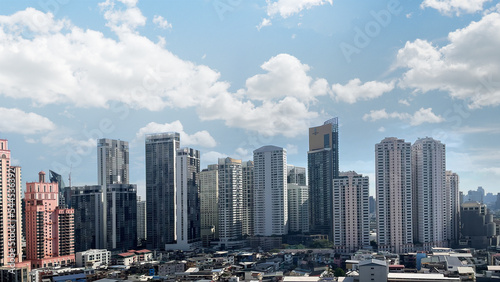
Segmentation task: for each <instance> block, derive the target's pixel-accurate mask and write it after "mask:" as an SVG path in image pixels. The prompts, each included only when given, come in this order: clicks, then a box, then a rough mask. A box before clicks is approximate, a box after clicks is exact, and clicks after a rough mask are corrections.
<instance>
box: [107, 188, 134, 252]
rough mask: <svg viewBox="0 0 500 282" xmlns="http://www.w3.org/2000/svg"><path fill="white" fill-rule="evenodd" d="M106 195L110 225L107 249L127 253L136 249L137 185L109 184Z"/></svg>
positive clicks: (108, 223)
mask: <svg viewBox="0 0 500 282" xmlns="http://www.w3.org/2000/svg"><path fill="white" fill-rule="evenodd" d="M103 194H104V191H103ZM106 194H107V196H106V199H107V204H106V209H107V211H106V215H105V216H106V217H107V218H106V222H107V225H108V228H107V229H106V232H107V233H108V234H107V236H106V237H107V240H108V241H107V243H106V246H107V248H106V249H108V250H116V251H126V250H130V249H133V248H135V247H136V246H137V185H135V184H109V185H108V191H107V192H106ZM103 218H104V215H103Z"/></svg>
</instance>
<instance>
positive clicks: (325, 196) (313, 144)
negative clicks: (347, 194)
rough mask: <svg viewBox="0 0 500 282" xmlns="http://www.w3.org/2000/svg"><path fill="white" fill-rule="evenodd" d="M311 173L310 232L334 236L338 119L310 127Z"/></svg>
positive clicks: (337, 170) (308, 163)
mask: <svg viewBox="0 0 500 282" xmlns="http://www.w3.org/2000/svg"><path fill="white" fill-rule="evenodd" d="M307 173H308V180H309V199H310V201H309V202H310V209H311V210H310V214H309V216H310V224H311V227H310V232H311V233H313V234H325V235H328V239H329V240H332V238H333V203H332V202H333V179H334V178H337V177H338V175H339V131H338V118H333V119H330V120H327V121H325V123H324V124H323V125H321V126H317V127H312V128H309V151H308V152H307Z"/></svg>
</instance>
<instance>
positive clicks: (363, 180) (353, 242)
mask: <svg viewBox="0 0 500 282" xmlns="http://www.w3.org/2000/svg"><path fill="white" fill-rule="evenodd" d="M333 182H334V183H333V203H334V204H333V206H334V208H335V209H334V213H333V215H334V223H335V224H334V226H335V232H334V234H333V244H334V248H336V250H338V251H339V252H341V253H354V252H356V251H357V250H359V249H361V248H362V247H364V246H368V245H369V244H370V219H369V215H370V212H369V195H368V193H369V183H370V181H369V179H368V176H363V175H361V174H357V173H356V172H354V171H349V172H341V173H340V175H339V177H338V178H335V179H334V180H333Z"/></svg>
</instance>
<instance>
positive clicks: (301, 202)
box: [287, 183, 309, 233]
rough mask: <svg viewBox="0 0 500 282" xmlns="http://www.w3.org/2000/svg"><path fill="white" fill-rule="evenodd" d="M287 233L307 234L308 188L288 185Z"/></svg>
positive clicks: (294, 184)
mask: <svg viewBox="0 0 500 282" xmlns="http://www.w3.org/2000/svg"><path fill="white" fill-rule="evenodd" d="M287 190H288V195H287V198H288V232H290V233H292V232H293V233H296V232H301V233H307V232H309V187H307V186H305V185H298V184H296V183H288V184H287Z"/></svg>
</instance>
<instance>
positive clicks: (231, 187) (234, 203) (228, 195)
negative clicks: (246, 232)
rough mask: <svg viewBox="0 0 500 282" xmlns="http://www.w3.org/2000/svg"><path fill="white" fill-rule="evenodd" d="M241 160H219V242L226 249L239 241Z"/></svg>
mask: <svg viewBox="0 0 500 282" xmlns="http://www.w3.org/2000/svg"><path fill="white" fill-rule="evenodd" d="M241 169H242V168H241V160H235V159H232V158H225V159H219V170H218V171H219V176H218V177H219V242H220V246H221V248H227V247H229V246H230V245H231V241H238V240H239V239H241V236H242V231H243V214H242V213H243V195H242V194H243V187H242V171H241Z"/></svg>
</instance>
